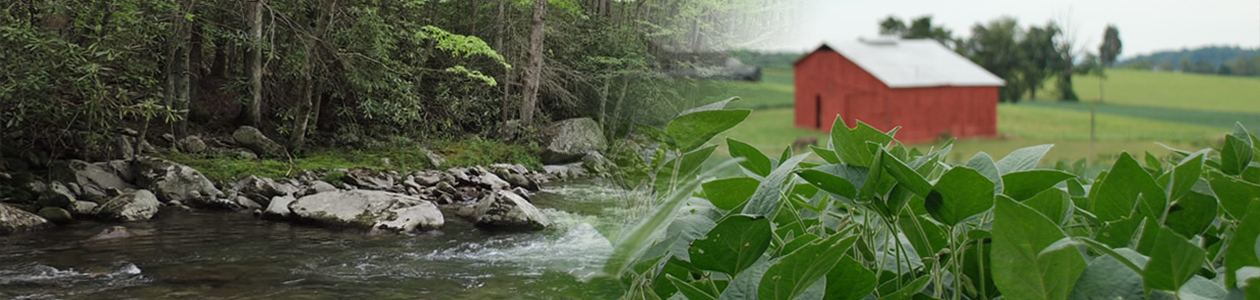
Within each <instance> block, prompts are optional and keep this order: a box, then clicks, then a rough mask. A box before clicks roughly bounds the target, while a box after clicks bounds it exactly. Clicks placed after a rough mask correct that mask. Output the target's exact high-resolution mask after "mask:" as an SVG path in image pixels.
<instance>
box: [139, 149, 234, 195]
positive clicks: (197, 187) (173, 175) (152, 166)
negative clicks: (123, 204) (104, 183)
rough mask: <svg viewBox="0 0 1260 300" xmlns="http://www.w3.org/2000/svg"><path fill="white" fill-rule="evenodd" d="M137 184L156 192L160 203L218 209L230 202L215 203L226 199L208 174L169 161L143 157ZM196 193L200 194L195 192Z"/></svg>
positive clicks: (140, 160)
mask: <svg viewBox="0 0 1260 300" xmlns="http://www.w3.org/2000/svg"><path fill="white" fill-rule="evenodd" d="M134 168H136V175H137V176H136V185H138V186H140V188H143V189H148V190H151V191H153V194H154V195H155V196H157V198H158V199H159V200H162V201H171V200H181V201H184V200H195V202H193V203H192V204H198V205H200V204H205V205H206V206H215V205H218V204H221V203H229V202H231V201H215V199H219V198H224V195H223V192H222V191H219V189H218V188H215V187H214V183H213V182H210V179H207V178H206V176H205V175H202V174H201V172H198V171H197V170H196V169H193V168H191V167H188V166H185V165H181V164H178V163H175V162H172V161H169V160H165V159H161V158H154V157H144V158H141V159H139V160H138V161H137V163H136V164H135V166H134ZM193 192H197V193H193Z"/></svg>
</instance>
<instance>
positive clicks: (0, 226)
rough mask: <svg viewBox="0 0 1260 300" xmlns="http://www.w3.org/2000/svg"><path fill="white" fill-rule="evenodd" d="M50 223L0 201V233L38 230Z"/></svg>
mask: <svg viewBox="0 0 1260 300" xmlns="http://www.w3.org/2000/svg"><path fill="white" fill-rule="evenodd" d="M51 225H52V223H49V222H48V220H45V219H44V218H41V217H39V216H38V215H35V214H32V213H30V212H27V211H25V210H21V209H19V208H17V207H12V206H8V205H5V204H3V203H0V235H2V234H10V233H14V232H19V231H30V230H38V229H43V228H47V227H49V226H51Z"/></svg>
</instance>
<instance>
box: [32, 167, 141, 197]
mask: <svg viewBox="0 0 1260 300" xmlns="http://www.w3.org/2000/svg"><path fill="white" fill-rule="evenodd" d="M50 171H51V172H52V177H53V179H54V180H57V181H61V182H66V183H73V184H76V185H78V186H79V189H80V192H79V194H78V196H79V197H78V198H79V199H80V200H87V201H93V202H97V203H100V202H104V201H105V200H108V199H109V197H111V195H110V193H111V192H110V190H119V191H121V190H128V189H134V188H135V186H132V185H131V184H130V183H128V182H130V181H132V180H134V179H135V178H133V177H132V173H131V164H130V163H128V162H127V161H124V160H111V161H107V162H98V163H88V162H86V161H81V160H71V161H68V162H66V163H64V164H63V163H59V164H56V165H55V166H53V167H52V169H51V170H50Z"/></svg>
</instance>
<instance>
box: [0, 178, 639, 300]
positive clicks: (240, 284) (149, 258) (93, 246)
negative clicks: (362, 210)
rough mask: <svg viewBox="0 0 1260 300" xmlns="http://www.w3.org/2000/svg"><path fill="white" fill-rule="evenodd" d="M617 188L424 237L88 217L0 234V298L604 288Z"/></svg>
mask: <svg viewBox="0 0 1260 300" xmlns="http://www.w3.org/2000/svg"><path fill="white" fill-rule="evenodd" d="M623 196H624V194H623V192H618V191H615V190H608V189H603V188H599V187H596V186H591V185H569V186H565V187H560V188H550V189H547V190H545V191H544V192H543V193H539V194H538V195H535V196H534V198H533V201H534V203H535V205H537V206H538V207H540V208H542V209H543V211H544V212H545V213H546V214H547V215H548V217H550V218H551V220H552V222H553V223H555V226H553V228H550V229H547V230H544V231H541V232H534V233H508V232H487V231H483V230H479V229H476V228H474V227H473V226H472V225H471V224H469V223H467V222H464V221H462V220H451V219H448V220H447V224H446V228H444V229H442V230H439V231H434V232H429V233H422V234H417V235H397V234H384V235H369V234H365V233H364V232H362V231H355V230H328V229H322V228H314V227H307V226H300V225H291V224H287V223H278V222H269V221H263V220H259V219H257V218H255V217H253V216H251V215H250V214H246V213H229V212H164V213H162V214H159V215H158V217H156V218H154V219H153V220H150V221H145V222H135V223H127V224H125V226H126V227H128V228H129V229H130V231H132V232H133V233H135V234H136V236H133V237H128V238H121V239H110V240H89V238H90V237H91V236H93V235H95V234H97V233H99V232H101V231H102V230H103V229H105V228H106V227H109V226H111V225H112V224H99V223H89V222H81V223H79V224H75V225H72V226H67V227H62V228H58V229H54V230H48V231H41V232H34V233H26V234H19V235H11V236H4V237H0V299H9V298H14V299H174V298H179V299H608V298H615V297H616V296H617V295H618V291H616V288H615V285H610V284H608V283H607V282H608V280H603V279H598V278H596V279H592V278H593V277H594V275H595V274H597V271H598V270H599V269H600V267H602V265H603V262H604V260H605V259H606V257H607V256H608V254H609V253H610V252H611V251H612V246H611V245H610V243H609V241H608V240H607V239H606V238H604V236H603V235H602V234H601V233H600V230H607V229H610V228H616V227H618V226H620V221H621V220H622V219H623V217H621V216H620V215H622V214H623V213H621V212H619V210H618V209H614V208H613V207H619V206H620V205H619V204H618V203H620V201H619V200H617V199H619V198H618V197H623Z"/></svg>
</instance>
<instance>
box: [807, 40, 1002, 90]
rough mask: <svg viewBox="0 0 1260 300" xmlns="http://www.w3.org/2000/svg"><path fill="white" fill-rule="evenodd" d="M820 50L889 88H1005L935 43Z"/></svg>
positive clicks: (863, 44)
mask: <svg viewBox="0 0 1260 300" xmlns="http://www.w3.org/2000/svg"><path fill="white" fill-rule="evenodd" d="M823 47H829V48H831V49H833V50H835V51H836V52H839V53H840V54H841V55H844V57H845V58H848V59H849V60H850V61H853V63H855V64H857V65H858V66H859V67H862V69H864V70H866V71H867V72H870V73H871V75H874V76H875V78H878V79H879V80H880V81H882V82H884V84H887V85H888V87H891V88H912V87H933V86H1003V85H1006V81H1003V80H1002V79H1001V78H998V77H997V76H996V75H993V73H989V71H987V70H985V69H984V68H983V67H980V66H979V65H977V64H975V63H974V62H972V61H971V60H969V59H967V58H966V57H963V56H962V55H959V54H958V53H955V52H954V51H952V50H949V48H945V46H944V45H941V44H940V43H938V42H936V41H935V40H930V39H925V40H900V39H895V38H880V39H862V40H859V41H856V42H844V43H834V44H831V45H827V44H824V45H823Z"/></svg>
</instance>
